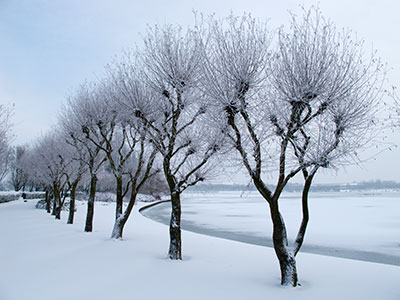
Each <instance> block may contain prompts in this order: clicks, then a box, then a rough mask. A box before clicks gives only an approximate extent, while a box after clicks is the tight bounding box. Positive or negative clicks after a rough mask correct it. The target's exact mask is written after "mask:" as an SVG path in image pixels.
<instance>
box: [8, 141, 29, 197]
mask: <svg viewBox="0 0 400 300" xmlns="http://www.w3.org/2000/svg"><path fill="white" fill-rule="evenodd" d="M26 148H27V147H26V146H16V147H13V148H12V150H11V162H10V167H9V168H10V173H11V174H10V183H11V185H12V186H13V188H14V190H15V191H19V190H21V189H22V190H23V191H25V185H26V183H27V181H28V175H27V174H26V173H25V172H24V169H23V167H22V161H23V156H24V154H25V152H26Z"/></svg>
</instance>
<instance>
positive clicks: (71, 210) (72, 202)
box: [67, 181, 79, 224]
mask: <svg viewBox="0 0 400 300" xmlns="http://www.w3.org/2000/svg"><path fill="white" fill-rule="evenodd" d="M78 183H79V181H75V182H74V183H73V184H72V187H71V194H70V201H69V214H68V221H67V224H74V216H75V194H76V187H77V186H78Z"/></svg>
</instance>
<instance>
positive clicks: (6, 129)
mask: <svg viewBox="0 0 400 300" xmlns="http://www.w3.org/2000/svg"><path fill="white" fill-rule="evenodd" d="M11 114H12V109H11V108H10V107H9V106H6V105H3V104H0V182H1V181H2V180H3V179H4V177H5V176H6V174H7V171H8V167H9V162H10V154H11V151H10V138H11V137H10V131H11V124H10V117H11Z"/></svg>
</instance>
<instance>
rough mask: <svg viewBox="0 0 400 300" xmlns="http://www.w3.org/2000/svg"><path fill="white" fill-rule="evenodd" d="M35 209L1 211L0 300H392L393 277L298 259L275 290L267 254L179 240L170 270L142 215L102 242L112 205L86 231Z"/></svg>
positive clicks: (314, 258) (159, 236)
mask: <svg viewBox="0 0 400 300" xmlns="http://www.w3.org/2000/svg"><path fill="white" fill-rule="evenodd" d="M35 204H36V201H31V200H29V201H28V202H27V203H24V202H23V201H21V200H18V201H14V202H10V203H6V204H2V205H0V236H1V237H2V247H0V266H1V272H0V299H2V300H24V299H30V300H36V299H37V300H50V299H51V300H53V299H58V300H63V299H74V300H80V299H96V300H103V299H104V300H105V299H107V300H109V299H146V300H147V299H150V300H151V299H174V300H177V299H191V300H192V299H202V300H204V299H231V300H236V299H238V300H239V299H240V300H242V299H307V300H309V299H318V300H319V299H352V300H354V299H355V300H357V299H363V300H372V299H385V300H390V299H393V300H394V299H399V298H400V287H399V286H398V281H399V278H400V268H399V267H395V266H388V265H381V264H375V263H366V262H359V261H352V260H346V259H338V258H332V257H326V256H319V255H311V254H304V253H300V254H299V256H298V270H299V276H300V282H301V284H302V286H301V287H297V288H282V287H281V286H280V285H279V282H280V276H279V275H280V274H279V266H278V263H277V260H276V257H275V254H274V253H273V250H272V249H268V248H265V247H261V246H254V245H248V244H244V243H239V242H234V241H228V240H223V239H219V238H213V237H207V236H203V235H199V234H195V233H190V232H185V231H184V232H183V236H182V238H183V254H184V260H183V261H170V260H168V259H167V258H166V255H167V250H168V227H167V226H164V225H162V224H159V223H156V222H153V221H151V220H149V219H146V218H145V217H143V216H141V215H140V214H139V213H138V212H137V210H135V211H134V212H133V215H132V217H131V219H130V220H129V221H128V223H127V225H126V229H125V233H124V240H123V241H115V240H111V239H110V238H109V236H110V234H111V230H112V225H113V218H114V209H115V207H114V204H110V203H98V205H97V206H96V208H95V221H94V232H93V233H84V232H83V227H84V216H85V204H84V203H82V202H81V203H79V206H78V211H77V216H76V217H77V218H76V224H74V225H67V224H66V219H65V217H66V214H64V215H63V218H62V220H61V221H56V220H55V219H53V218H52V217H51V216H50V215H48V214H46V212H45V211H43V210H37V209H35V208H34V205H35Z"/></svg>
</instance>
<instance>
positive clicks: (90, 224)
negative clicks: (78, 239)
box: [85, 175, 97, 232]
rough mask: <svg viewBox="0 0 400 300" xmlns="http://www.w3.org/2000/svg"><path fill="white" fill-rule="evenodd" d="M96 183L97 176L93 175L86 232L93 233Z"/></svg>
mask: <svg viewBox="0 0 400 300" xmlns="http://www.w3.org/2000/svg"><path fill="white" fill-rule="evenodd" d="M96 183H97V177H96V175H92V177H91V179H90V192H89V199H88V206H87V214H86V225H85V232H92V231H93V216H94V200H95V197H96Z"/></svg>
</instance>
